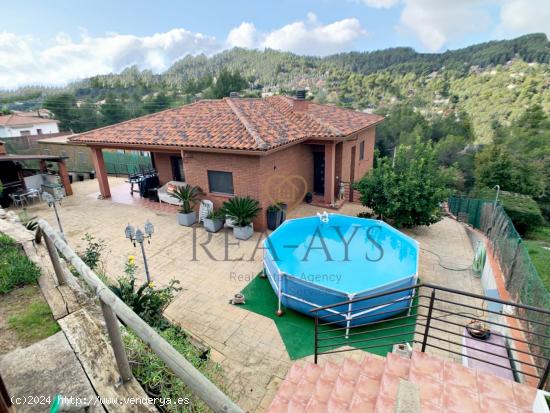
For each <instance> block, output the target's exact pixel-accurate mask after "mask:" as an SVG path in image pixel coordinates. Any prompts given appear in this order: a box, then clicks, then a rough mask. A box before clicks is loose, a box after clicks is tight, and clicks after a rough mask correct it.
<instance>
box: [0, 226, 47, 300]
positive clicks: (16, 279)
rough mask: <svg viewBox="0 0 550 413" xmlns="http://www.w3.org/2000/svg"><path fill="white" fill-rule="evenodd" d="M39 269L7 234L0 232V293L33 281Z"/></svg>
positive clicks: (37, 275) (38, 275)
mask: <svg viewBox="0 0 550 413" xmlns="http://www.w3.org/2000/svg"><path fill="white" fill-rule="evenodd" d="M38 277H40V269H39V268H38V267H37V266H36V264H35V263H34V262H32V261H31V260H29V259H28V258H27V256H26V255H25V254H24V253H23V252H22V251H21V250H20V249H19V247H18V246H17V243H16V242H15V241H14V240H13V239H11V238H10V237H8V236H7V235H4V234H0V294H5V293H8V292H10V291H12V290H13V289H15V288H17V287H22V286H24V285H27V284H32V283H35V282H36V281H37V280H38Z"/></svg>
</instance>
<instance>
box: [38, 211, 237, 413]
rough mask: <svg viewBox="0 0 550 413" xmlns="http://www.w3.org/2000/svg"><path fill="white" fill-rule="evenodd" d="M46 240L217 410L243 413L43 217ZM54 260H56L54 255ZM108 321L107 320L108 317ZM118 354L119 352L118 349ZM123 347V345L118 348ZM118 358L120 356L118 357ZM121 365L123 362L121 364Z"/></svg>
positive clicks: (175, 371) (112, 308)
mask: <svg viewBox="0 0 550 413" xmlns="http://www.w3.org/2000/svg"><path fill="white" fill-rule="evenodd" d="M38 226H39V227H40V229H41V231H42V233H43V235H44V236H45V238H46V242H47V243H48V242H52V243H53V244H54V246H55V249H56V250H57V251H59V252H60V253H61V254H62V255H63V256H64V257H65V259H67V260H68V261H69V262H70V263H71V264H72V265H73V266H74V268H75V269H76V270H77V271H78V273H79V274H80V275H81V276H82V279H83V280H84V281H85V282H86V284H88V285H89V286H90V287H91V288H92V289H93V290H94V292H95V293H96V295H97V297H98V298H99V299H100V300H101V302H102V303H104V304H105V305H106V306H107V307H109V308H110V309H111V310H112V311H113V312H114V313H115V314H116V316H117V317H119V318H120V319H121V320H122V321H124V323H125V324H126V326H127V327H129V328H131V329H132V330H133V331H134V332H135V333H136V334H137V335H138V336H139V337H140V338H141V339H142V340H143V341H144V342H145V343H147V344H148V345H149V346H150V347H151V349H152V350H153V352H154V353H155V354H156V355H157V356H159V357H160V359H161V360H162V361H164V362H165V363H166V364H167V365H168V367H169V368H170V369H172V371H173V372H174V373H175V374H176V376H178V377H179V378H180V379H181V380H182V381H183V382H184V383H185V384H186V385H187V386H188V387H189V388H190V389H191V391H192V392H193V393H195V394H196V395H197V396H198V397H199V398H200V399H201V400H203V401H204V402H205V403H206V404H207V405H208V406H209V407H210V408H211V409H212V410H213V411H215V412H235V413H242V410H241V409H240V407H239V406H237V405H236V404H235V403H234V402H233V401H232V400H231V399H230V398H229V397H228V396H227V395H226V394H224V393H223V392H222V391H221V390H220V389H218V388H217V387H216V385H214V384H213V383H212V382H211V381H210V380H208V379H207V378H206V377H205V376H204V375H202V373H201V372H200V371H198V370H197V369H196V368H195V367H194V366H193V365H192V364H191V363H189V362H188V361H187V360H186V359H185V358H184V357H183V356H182V355H181V354H180V353H179V352H178V351H177V350H176V349H174V347H172V346H171V345H170V343H168V342H167V341H166V340H165V339H164V338H162V337H161V336H160V335H159V334H158V333H157V332H156V331H155V330H154V329H153V328H152V327H151V326H149V324H147V323H146V322H145V321H143V320H142V319H141V318H140V317H139V316H138V315H137V314H136V313H135V312H134V311H133V310H132V309H131V308H130V307H128V306H127V305H126V303H124V302H123V301H122V300H121V299H120V298H118V297H117V296H116V295H115V294H114V293H113V292H112V291H111V290H110V289H109V288H108V287H107V286H106V285H105V284H104V283H103V281H101V279H100V278H99V277H98V276H97V275H96V274H95V273H94V272H93V271H92V270H91V269H90V267H88V266H87V265H86V264H85V263H84V262H83V261H82V259H81V258H80V257H79V256H78V255H77V254H76V253H75V252H74V251H73V250H72V249H71V247H69V245H67V243H66V242H65V241H64V240H63V238H61V236H60V235H59V233H58V232H57V231H55V230H54V229H53V228H52V227H51V226H50V225H49V224H48V222H46V221H45V220H43V219H39V220H38ZM50 256H51V257H52V261H54V257H53V256H52V255H50ZM106 321H107V320H106ZM114 350H115V354H116V353H117V349H114ZM118 350H119V349H118ZM117 361H118V360H117ZM119 369H120V365H119Z"/></svg>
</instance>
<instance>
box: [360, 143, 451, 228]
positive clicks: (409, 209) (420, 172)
mask: <svg viewBox="0 0 550 413" xmlns="http://www.w3.org/2000/svg"><path fill="white" fill-rule="evenodd" d="M449 181H450V176H449V174H448V172H447V171H445V170H442V169H441V168H440V167H439V166H438V164H437V159H436V156H435V152H434V150H433V148H432V146H431V144H430V143H429V142H428V143H424V142H421V141H420V140H417V141H416V143H415V144H414V145H412V146H404V145H401V146H399V147H398V148H397V150H396V153H395V157H394V159H390V158H379V159H378V160H377V165H376V167H375V168H374V169H372V170H370V171H369V172H368V173H367V174H366V175H365V176H364V177H363V178H361V180H360V181H358V182H356V183H355V184H354V189H356V190H358V191H359V192H360V193H361V197H360V200H361V203H362V204H363V205H364V206H366V207H367V208H369V209H371V210H372V211H373V212H374V214H375V215H376V216H377V217H378V218H379V219H383V220H385V221H389V222H391V223H392V224H393V225H395V226H397V227H406V228H411V227H414V226H418V225H430V224H433V223H436V222H438V221H439V220H440V219H441V208H440V204H441V203H442V202H444V201H445V200H446V199H447V196H448V195H449V192H450V191H449V190H448V189H447V186H448V184H449Z"/></svg>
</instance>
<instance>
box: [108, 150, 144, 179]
mask: <svg viewBox="0 0 550 413" xmlns="http://www.w3.org/2000/svg"><path fill="white" fill-rule="evenodd" d="M103 159H104V161H105V168H106V170H107V173H108V174H110V175H115V176H119V175H122V176H127V175H129V174H135V173H139V172H141V171H144V170H149V169H151V168H152V167H153V164H152V161H151V157H150V156H144V155H140V154H134V153H119V152H109V151H103Z"/></svg>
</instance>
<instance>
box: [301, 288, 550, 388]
mask: <svg viewBox="0 0 550 413" xmlns="http://www.w3.org/2000/svg"><path fill="white" fill-rule="evenodd" d="M403 293H407V294H409V295H410V296H411V297H415V299H414V301H413V302H412V304H411V307H410V309H409V310H408V311H406V310H405V311H404V312H403V313H401V314H400V315H398V316H395V317H392V318H390V319H386V320H378V319H377V318H378V317H379V316H380V314H383V312H384V311H386V310H385V309H389V308H391V307H392V306H393V305H395V303H396V302H397V301H398V300H401V298H400V297H401V296H402V294H403ZM373 303H375V304H373ZM350 304H355V305H359V307H360V308H359V312H360V314H361V315H360V316H359V317H356V320H359V322H358V323H357V324H355V325H353V326H351V327H348V326H345V325H342V323H341V321H340V320H338V319H336V320H335V318H334V315H335V314H344V315H345V314H346V313H347V311H348V310H347V309H348V308H349V306H350ZM504 306H507V307H508V308H509V310H508V311H506V312H503V311H497V309H498V308H500V309H502V308H503V307H504ZM491 308H495V310H492V309H491ZM329 309H330V310H332V311H331V312H330V313H326V314H323V312H326V311H327V310H329ZM380 310H383V311H382V312H381V311H380ZM369 311H370V312H369ZM311 312H312V315H313V317H315V337H314V343H315V344H314V345H315V347H314V349H315V353H314V361H315V363H317V361H318V358H319V356H321V355H324V354H331V353H341V352H347V351H355V350H367V351H368V350H371V349H375V348H380V347H388V346H390V347H391V346H393V345H399V344H402V345H406V344H407V343H412V344H413V346H416V347H417V348H418V349H419V350H420V351H422V352H425V351H427V350H428V351H429V349H430V348H433V349H436V351H438V352H439V353H441V352H444V353H447V355H448V356H449V357H451V356H454V358H457V357H458V358H460V359H461V360H462V361H463V362H464V361H466V362H467V363H468V364H469V365H470V363H473V364H472V365H477V366H481V365H482V366H484V367H485V368H490V369H492V371H495V369H496V370H497V371H504V372H505V373H507V375H508V376H509V377H510V379H511V380H516V381H521V382H529V383H531V384H533V385H536V386H537V387H538V388H539V389H543V388H545V386H546V383H547V380H548V374H549V372H550V358H549V357H548V355H547V356H543V355H540V354H537V353H535V352H533V351H532V350H530V349H529V347H528V342H529V340H525V336H526V335H527V336H533V335H536V336H539V335H542V336H543V338H548V336H546V335H544V334H538V333H536V334H535V333H533V331H532V330H531V327H532V326H533V325H535V324H536V325H540V326H541V327H542V330H544V329H546V330H548V328H549V326H550V324H549V323H548V322H549V321H550V320H549V319H550V311H549V310H547V309H544V308H536V307H531V306H526V305H522V304H516V303H513V302H511V301H505V300H501V299H498V298H493V297H487V296H483V295H479V294H473V293H468V292H465V291H458V290H454V289H451V288H447V287H443V286H440V285H435V284H428V283H422V284H415V285H412V286H410V287H405V288H400V289H394V290H390V291H385V292H382V293H377V294H373V295H370V296H367V297H361V298H356V299H353V300H348V301H344V302H340V303H336V304H331V305H328V306H325V307H319V308H315V309H313V310H311ZM386 312H387V313H391V312H392V311H386ZM526 313H529V316H531V317H533V316H536V318H537V319H539V320H541V319H542V320H545V322H541V321H535V320H534V319H531V318H529V319H528V318H526V317H525V314H526ZM373 320H377V321H373ZM474 320H475V321H476V322H477V320H480V321H482V322H483V323H484V324H485V325H487V326H488V327H489V328H490V331H491V335H492V336H493V338H492V339H491V340H489V341H484V342H483V343H484V346H479V345H478V344H477V343H479V342H476V341H475V340H473V339H471V338H470V336H469V333H468V328H470V326H471V323H472V321H474Z"/></svg>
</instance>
